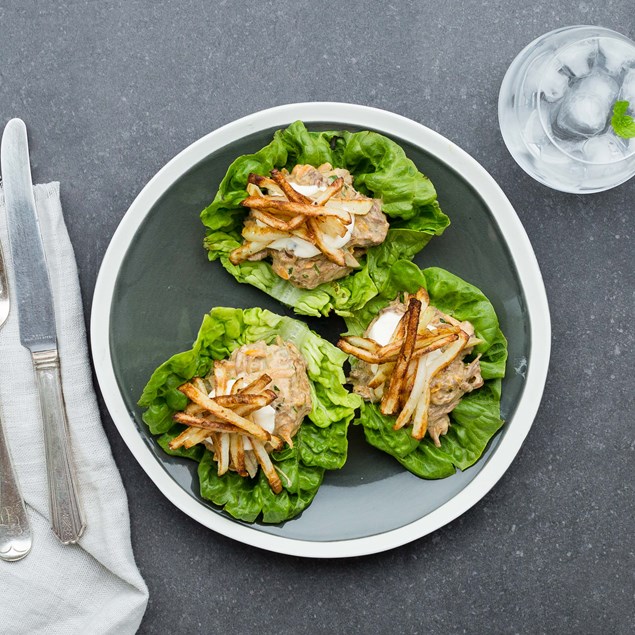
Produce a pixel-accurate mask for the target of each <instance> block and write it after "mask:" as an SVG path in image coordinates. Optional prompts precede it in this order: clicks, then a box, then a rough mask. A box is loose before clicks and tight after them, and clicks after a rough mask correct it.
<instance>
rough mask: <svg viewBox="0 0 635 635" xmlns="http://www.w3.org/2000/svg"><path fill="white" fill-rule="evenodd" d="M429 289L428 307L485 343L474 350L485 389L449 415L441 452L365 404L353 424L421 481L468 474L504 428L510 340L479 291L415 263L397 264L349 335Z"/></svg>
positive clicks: (350, 321) (349, 322)
mask: <svg viewBox="0 0 635 635" xmlns="http://www.w3.org/2000/svg"><path fill="white" fill-rule="evenodd" d="M422 286H423V287H425V288H426V289H427V291H428V294H429V296H430V303H431V304H432V305H434V306H436V307H437V308H439V309H440V310H441V311H443V312H444V313H448V314H450V315H452V316H453V317H455V318H456V319H458V320H469V321H470V322H471V323H472V324H473V325H474V329H475V331H476V336H477V337H479V338H480V339H482V340H483V342H482V343H481V344H479V345H478V346H477V347H475V353H480V354H481V374H482V375H483V378H484V379H485V380H486V382H485V385H484V386H483V387H482V388H480V389H478V390H475V391H474V392H472V393H469V394H467V395H465V397H463V399H462V400H461V402H460V403H459V405H458V406H457V407H456V408H455V409H454V410H453V411H452V413H451V414H450V419H451V421H452V425H451V426H450V429H449V431H448V433H447V435H445V436H444V437H441V447H440V448H437V447H436V446H435V445H434V443H433V442H432V441H431V440H430V438H429V437H425V438H424V439H423V440H421V441H417V440H416V439H413V438H412V436H411V435H410V430H409V429H401V430H393V424H394V422H395V418H394V417H392V416H386V415H383V414H382V413H381V412H380V411H379V408H378V406H377V405H375V404H371V403H364V404H363V406H362V409H361V412H360V415H359V417H358V418H357V419H356V420H355V421H354V423H356V424H359V425H362V426H363V428H364V435H365V437H366V440H367V441H368V442H369V443H370V444H371V445H373V446H374V447H376V448H378V449H380V450H383V451H384V452H387V453H388V454H390V455H392V456H394V457H395V458H396V459H397V460H398V461H399V462H400V463H401V464H402V465H404V466H405V467H406V468H407V469H408V470H409V471H410V472H412V473H413V474H416V475H417V476H420V477H422V478H430V479H434V478H445V477H446V476H450V475H451V474H454V472H455V471H456V469H457V468H459V469H461V470H465V469H467V468H468V467H470V466H471V465H473V464H474V463H476V461H478V459H479V458H480V457H481V455H482V454H483V452H484V451H485V448H486V447H487V444H488V443H489V441H490V439H491V438H492V437H493V436H494V434H496V432H497V431H498V430H499V429H500V427H501V426H502V425H503V421H502V420H501V418H500V397H501V379H502V377H503V376H504V375H505V364H506V361H507V340H506V339H505V336H504V335H503V333H502V332H501V330H500V328H499V326H498V318H497V317H496V313H495V311H494V307H493V306H492V305H491V303H490V302H489V300H488V299H487V298H486V297H485V296H484V295H483V293H482V292H481V291H479V289H477V288H476V287H475V286H473V285H471V284H469V283H468V282H465V281H464V280H461V278H458V277H457V276H455V275H453V274H451V273H449V272H448V271H445V270H444V269H439V268H437V267H431V268H429V269H424V270H423V271H422V270H421V269H419V267H417V266H416V265H414V264H413V263H411V262H405V261H400V262H397V263H395V264H394V265H393V266H392V267H391V269H390V271H389V273H388V275H387V280H386V283H385V285H384V288H383V290H382V293H381V294H379V295H378V296H377V297H375V298H374V299H373V300H372V301H371V302H370V303H369V304H367V305H366V306H365V307H364V309H363V310H361V311H359V312H357V313H356V314H355V315H354V316H352V317H350V318H346V324H347V327H348V330H349V333H352V334H356V335H360V334H362V333H363V332H364V331H365V330H366V328H367V326H368V324H369V323H370V322H371V321H372V320H373V318H374V317H375V316H376V315H377V313H378V312H379V311H380V310H381V309H382V308H384V307H385V306H387V305H388V304H389V303H390V302H392V301H393V300H394V299H395V298H396V297H397V295H399V294H400V293H401V292H404V291H408V292H411V293H413V292H415V291H416V290H417V289H419V288H420V287H422Z"/></svg>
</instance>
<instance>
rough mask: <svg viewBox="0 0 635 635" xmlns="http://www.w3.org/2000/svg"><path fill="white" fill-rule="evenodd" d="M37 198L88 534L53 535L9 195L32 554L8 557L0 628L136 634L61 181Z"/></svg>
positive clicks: (18, 407) (7, 370) (3, 234)
mask: <svg viewBox="0 0 635 635" xmlns="http://www.w3.org/2000/svg"><path fill="white" fill-rule="evenodd" d="M34 190H35V200H36V205H37V210H38V215H39V219H40V228H41V232H42V238H43V240H44V248H45V252H46V258H47V261H48V266H49V275H50V278H51V286H52V288H53V298H54V305H55V314H56V321H57V335H58V347H59V352H60V359H61V364H62V382H63V385H64V395H65V398H66V406H67V412H68V420H69V427H70V434H71V443H72V448H73V455H74V459H75V466H76V471H77V478H78V482H79V494H80V497H81V502H82V507H83V509H84V512H85V517H86V525H87V528H86V531H85V532H84V535H83V536H82V538H81V539H80V542H79V544H78V545H69V546H64V545H62V544H60V543H59V542H58V540H57V538H56V537H55V536H54V535H53V533H52V531H51V530H50V523H49V510H48V497H47V481H46V470H45V461H44V442H43V433H42V423H41V418H40V412H39V402H38V397H37V391H36V386H35V378H34V374H33V367H32V363H31V356H30V353H29V352H28V351H27V350H26V349H25V348H23V347H22V346H21V345H20V340H19V331H18V315H17V311H16V309H15V307H16V299H15V293H14V291H15V289H14V287H13V271H12V269H13V267H12V263H11V258H10V254H9V242H8V235H7V220H6V210H5V206H4V194H3V193H2V192H1V191H0V242H1V243H2V247H3V251H4V256H5V258H4V259H5V264H6V266H7V268H8V273H9V287H10V289H11V302H12V306H11V313H10V315H9V320H8V321H7V323H6V324H5V325H4V327H2V328H1V329H0V416H2V420H3V423H4V426H5V431H6V434H7V437H8V442H9V448H10V452H11V455H12V457H13V463H14V465H15V468H16V471H17V476H18V479H19V484H20V488H21V490H22V494H23V496H24V498H25V500H26V502H27V513H28V515H29V519H30V521H31V525H32V531H33V549H32V551H31V553H30V554H29V555H28V556H27V557H26V558H25V559H23V560H21V561H19V562H4V561H0V632H2V633H11V634H12V635H17V634H20V633H24V634H27V633H28V634H29V635H34V634H36V633H42V634H44V633H46V635H52V634H57V633H60V634H62V633H63V634H64V635H71V634H74V633H82V634H84V633H90V634H91V635H96V634H99V633H113V634H114V633H116V634H117V635H120V634H124V635H125V634H126V633H134V632H136V630H137V629H138V627H139V624H140V622H141V618H142V617H143V613H144V611H145V608H146V605H147V602H148V590H147V587H146V585H145V583H144V581H143V579H142V577H141V574H140V573H139V570H138V569H137V566H136V564H135V561H134V555H133V553H132V547H131V544H130V518H129V516H128V501H127V498H126V493H125V491H124V488H123V485H122V483H121V478H120V476H119V473H118V471H117V467H116V466H115V462H114V460H113V458H112V454H111V452H110V446H109V445H108V440H107V439H106V435H105V434H104V430H103V428H102V426H101V421H100V418H99V410H98V408H97V402H96V399H95V393H94V390H93V386H92V379H91V370H90V364H89V361H88V352H87V345H86V334H85V329H84V316H83V311H82V303H81V297H80V289H79V281H78V278H77V267H76V264H75V256H74V253H73V248H72V246H71V243H70V240H69V238H68V233H67V231H66V226H65V224H64V218H63V216H62V207H61V204H60V198H59V183H50V184H48V185H37V186H36V187H35V188H34Z"/></svg>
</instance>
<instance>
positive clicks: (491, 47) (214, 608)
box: [0, 0, 635, 634]
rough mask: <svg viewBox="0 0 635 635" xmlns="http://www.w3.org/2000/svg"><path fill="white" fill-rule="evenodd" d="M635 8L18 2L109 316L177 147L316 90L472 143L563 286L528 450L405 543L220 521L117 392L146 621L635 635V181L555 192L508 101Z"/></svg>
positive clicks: (37, 149) (19, 74) (11, 22)
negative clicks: (149, 454)
mask: <svg viewBox="0 0 635 635" xmlns="http://www.w3.org/2000/svg"><path fill="white" fill-rule="evenodd" d="M633 15H634V14H633V4H632V0H615V1H609V2H607V3H599V2H595V3H592V2H584V1H579V0H576V1H575V2H570V1H565V0H537V1H535V2H525V1H521V0H509V1H504V0H494V1H490V0H483V1H481V2H471V1H466V2H462V3H459V2H443V3H440V2H435V1H433V0H421V1H419V2H398V1H395V2H392V3H385V2H351V3H340V4H326V3H318V2H313V3H302V2H288V1H281V2H260V3H251V2H245V1H244V0H241V1H235V2H205V1H203V0H198V1H194V0H184V1H182V2H151V1H148V0H128V1H122V0H118V1H112V2H89V1H78V2H48V3H40V2H36V1H35V0H0V115H1V119H2V122H4V121H6V120H8V119H9V118H10V117H12V116H20V117H22V118H23V119H24V120H25V121H26V122H27V125H28V127H29V131H30V136H31V142H32V160H33V172H34V178H35V180H36V181H38V182H44V181H49V180H60V181H61V183H62V196H63V205H64V211H65V216H66V220H67V224H68V228H69V232H70V235H71V239H72V241H73V244H74V247H75V250H76V254H77V261H78V265H79V270H80V276H81V285H82V290H83V293H84V302H85V306H86V318H87V320H88V318H89V315H90V306H91V296H92V292H93V288H94V283H95V278H96V275H97V272H98V268H99V265H100V262H101V259H102V257H103V254H104V252H105V249H106V247H107V245H108V242H109V240H110V238H111V236H112V234H113V232H114V230H115V228H116V227H117V224H118V223H119V221H120V219H121V218H122V216H123V214H124V213H125V211H126V209H127V207H128V205H129V204H130V203H131V202H132V200H133V198H134V197H135V196H136V194H137V193H138V192H139V190H140V189H141V188H142V187H143V185H144V184H145V183H146V182H147V181H148V179H149V178H150V177H151V176H152V175H153V174H154V173H155V172H156V171H157V170H158V169H159V168H160V167H161V166H162V165H163V164H164V163H165V162H166V161H167V160H169V159H170V158H171V157H172V156H174V155H175V154H176V153H177V152H179V151H180V150H181V149H182V148H184V147H185V146H187V145H188V144H189V143H191V142H193V141H194V140H196V139H197V138H199V137H200V136H202V135H204V134H205V133H207V132H209V131H210V130H213V129H214V128H216V127H218V126H219V125H221V124H224V123H226V122H229V121H231V120H233V119H235V118H237V117H240V116H242V115H245V114H248V113H251V112H253V111H255V110H259V109H262V108H266V107H269V106H273V105H277V104H282V103H288V102H293V101H309V100H335V101H349V102H356V103H360V104H367V105H371V106H377V107H380V108H385V109H388V110H392V111H394V112H397V113H400V114H402V115H405V116H407V117H410V118H412V119H414V120H416V121H419V122H422V123H424V124H425V125H427V126H429V127H431V128H433V129H434V130H437V131H438V132H440V133H441V134H443V135H446V136H447V137H448V138H450V139H451V140H453V141H455V142H456V143H458V144H459V145H460V146H462V147H463V148H464V149H465V150H467V151H468V152H469V153H470V154H472V155H473V156H474V157H475V158H476V159H477V160H479V161H480V162H481V163H482V164H483V165H484V166H485V168H486V169H488V170H489V171H490V173H491V174H492V175H493V176H494V178H495V179H496V180H497V181H498V182H499V183H500V185H501V186H502V187H503V189H504V190H505V192H506V193H507V194H508V196H509V197H510V199H511V201H512V203H513V204H514V205H515V207H516V210H517V212H518V214H519V216H520V218H521V220H522V222H523V223H524V225H525V227H526V229H527V232H528V234H529V237H530V239H531V241H532V243H533V245H534V248H535V251H536V255H537V257H538V261H539V263H540V266H541V268H542V272H543V275H544V279H545V283H546V287H547V292H548V294H549V298H550V302H551V309H552V319H553V334H554V336H553V355H552V362H551V373H550V376H549V379H548V381H547V387H546V391H545V396H544V400H543V402H542V406H541V408H540V411H539V414H538V417H537V419H536V422H535V425H534V427H533V429H532V431H531V434H530V435H529V437H528V439H527V441H526V443H525V445H524V446H523V448H522V450H521V452H520V454H519V455H518V457H517V459H516V460H515V461H514V463H513V464H512V466H511V468H510V469H509V471H508V472H507V474H506V475H505V477H504V478H503V479H502V480H501V481H500V483H499V484H498V485H497V486H496V487H495V488H494V490H493V491H492V492H491V493H490V494H489V495H488V496H486V497H485V499H484V500H483V501H481V503H479V504H478V505H477V506H476V507H475V508H473V509H472V510H471V511H470V512H468V513H467V514H465V515H464V516H463V517H461V518H460V519H458V520H456V521H455V522H453V523H452V524H450V525H449V526H447V527H445V528H444V529H442V530H440V531H438V532H436V533H435V534H433V535H431V536H429V537H427V538H424V539H422V540H419V541H417V542H415V543H413V544H410V545H407V546H404V547H402V548H400V549H396V550H394V551H391V552H388V553H385V554H380V555H376V556H371V557H366V558H359V559H353V560H345V561H326V562H322V561H320V562H316V561H305V560H302V559H298V558H291V557H286V556H279V555H275V554H270V553H266V552H262V551H259V550H256V549H253V548H250V547H246V546H244V545H241V544H239V543H236V542H233V541H231V540H228V539H226V538H223V537H222V536H219V535H216V534H215V533H213V532H211V531H209V530H207V529H205V528H204V527H202V526H200V525H198V524H197V523H195V522H194V521H192V520H190V519H189V518H188V517H186V516H185V515H183V514H182V513H180V512H179V511H177V510H176V508H174V507H173V506H172V505H171V504H170V503H169V502H168V501H167V500H166V499H165V498H164V497H163V496H162V495H161V494H160V492H159V491H158V490H157V489H156V488H155V486H154V485H153V484H152V483H151V482H150V480H149V479H148V478H147V477H146V475H145V473H144V472H143V471H142V470H141V468H140V467H139V466H138V465H137V463H136V461H135V460H134V458H133V457H132V455H131V454H130V453H129V451H128V450H127V448H126V447H125V445H124V443H123V441H122V440H121V438H120V437H119V435H118V433H117V431H116V429H115V428H114V425H113V423H112V421H111V420H110V418H109V416H108V413H107V412H106V410H105V409H103V408H102V412H103V421H104V426H105V428H106V431H107V433H108V437H109V439H110V442H111V444H112V449H113V453H114V456H115V459H116V461H117V464H118V466H119V468H120V470H121V474H122V477H123V479H124V482H125V485H126V488H127V491H128V496H129V499H130V512H131V518H132V532H133V543H134V548H135V553H136V557H137V561H138V563H139V566H140V568H141V571H142V573H143V575H144V576H145V578H146V580H147V582H148V585H149V587H150V591H151V599H150V604H149V607H148V611H147V613H146V616H145V619H144V622H143V624H142V628H141V632H143V633H166V632H174V633H186V632H223V633H228V634H229V633H272V632H277V633H298V634H299V633H339V632H348V633H631V632H633V630H634V629H635V622H634V617H633V602H634V597H633V596H634V588H635V587H634V581H633V570H634V569H635V562H634V558H633V515H634V512H635V509H634V507H635V506H634V496H633V459H634V447H635V446H634V442H633V410H634V404H633V372H632V367H633V363H632V360H633V352H634V350H633V348H634V347H633V329H632V319H633V309H634V302H633V299H634V297H633V291H634V288H635V287H634V283H635V267H634V264H633V263H634V257H633V251H634V250H633V246H632V241H633V238H635V236H633V234H634V231H635V180H633V181H631V182H630V183H627V184H625V185H623V186H622V187H620V188H617V189H615V190H613V191H610V192H606V193H603V194H597V195H592V196H584V197H583V196H573V195H567V194H561V193H558V192H555V191H551V190H549V189H547V188H545V187H543V186H541V185H539V184H538V183H536V182H534V181H532V180H531V179H530V178H529V177H528V176H526V175H525V173H524V172H522V171H521V170H520V168H518V167H517V166H516V164H515V163H514V162H513V161H512V160H511V158H510V156H509V155H508V153H507V150H506V149H505V147H504V145H503V142H502V140H501V137H500V133H499V131H498V126H497V114H496V102H497V94H498V88H499V85H500V82H501V80H502V77H503V74H504V72H505V69H506V68H507V66H508V65H509V63H510V62H511V60H512V59H513V57H514V56H515V55H516V53H517V52H518V51H520V49H521V48H522V47H523V46H524V45H525V44H527V43H528V42H529V41H530V40H532V39H533V38H535V37H537V36H538V35H540V34H542V33H544V32H546V31H549V30H551V29H553V28H556V27H558V26H565V25H570V24H600V25H603V26H607V27H610V28H615V29H618V30H621V31H622V32H624V33H626V34H627V35H629V36H630V37H633V36H634V35H635V30H634V29H635V23H634V18H633ZM0 601H1V600H0Z"/></svg>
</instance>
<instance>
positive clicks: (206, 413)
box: [139, 307, 361, 523]
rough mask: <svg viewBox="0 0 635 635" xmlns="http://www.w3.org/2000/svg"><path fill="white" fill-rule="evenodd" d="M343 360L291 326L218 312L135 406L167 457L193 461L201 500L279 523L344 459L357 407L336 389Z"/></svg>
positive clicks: (248, 313)
mask: <svg viewBox="0 0 635 635" xmlns="http://www.w3.org/2000/svg"><path fill="white" fill-rule="evenodd" d="M345 359H346V355H345V354H344V353H343V352H341V351H339V350H338V349H337V348H336V347H334V346H333V345H332V344H330V343H329V342H327V341H325V340H323V339H322V338H320V337H319V336H318V335H316V334H315V333H314V332H313V331H311V330H310V329H309V328H308V327H307V326H306V325H305V324H303V323H301V322H299V321H297V320H294V319H292V318H288V317H282V316H279V315H276V314H274V313H271V312H269V311H267V310H264V309H260V308H252V309H245V310H241V309H234V308H223V307H217V308H214V309H212V311H210V313H209V314H207V315H206V316H205V317H204V320H203V323H202V326H201V328H200V331H199V333H198V337H197V338H196V341H195V342H194V344H193V346H192V348H191V349H190V350H188V351H185V352H182V353H178V354H176V355H174V356H173V357H171V358H170V359H169V360H167V361H166V362H164V363H163V364H161V365H160V366H159V367H158V368H157V369H156V370H155V371H154V373H153V374H152V376H151V378H150V380H149V381H148V384H147V385H146V387H145V389H144V391H143V394H142V396H141V399H140V400H139V405H140V406H141V407H143V408H145V409H146V410H145V412H144V414H143V420H144V421H145V423H146V424H147V425H148V427H149V429H150V432H151V433H152V434H153V435H158V439H157V441H158V443H159V445H160V446H161V447H162V448H163V449H164V450H165V451H166V452H167V453H168V454H172V455H175V456H182V457H187V458H190V459H193V460H195V461H198V462H199V467H198V477H199V481H200V492H201V496H202V497H203V498H205V499H207V500H209V501H211V502H212V503H214V504H215V505H217V506H219V507H221V508H222V509H223V510H224V511H225V512H227V513H228V514H230V515H231V516H233V517H234V518H237V519H240V520H243V521H246V522H254V521H256V520H257V519H259V518H261V520H262V522H265V523H280V522H283V521H285V520H289V519H290V518H293V517H294V516H297V515H298V514H299V513H300V512H302V510H303V509H305V508H306V507H307V506H308V505H309V504H310V503H311V501H312V500H313V498H314V497H315V495H316V493H317V491H318V488H319V487H320V484H321V483H322V479H323V476H324V472H325V470H335V469H339V468H341V467H342V466H343V465H344V462H345V461H346V454H347V447H348V446H347V438H346V435H347V429H348V425H349V423H350V421H351V420H352V418H353V416H354V411H355V409H356V408H358V407H359V405H360V402H361V400H360V398H359V397H358V396H357V395H353V394H351V393H349V392H348V391H347V390H346V389H345V388H344V387H343V384H344V382H345V377H344V371H343V369H342V365H343V363H344V361H345ZM256 415H259V417H258V416H256ZM305 415H306V416H305ZM285 417H286V418H285Z"/></svg>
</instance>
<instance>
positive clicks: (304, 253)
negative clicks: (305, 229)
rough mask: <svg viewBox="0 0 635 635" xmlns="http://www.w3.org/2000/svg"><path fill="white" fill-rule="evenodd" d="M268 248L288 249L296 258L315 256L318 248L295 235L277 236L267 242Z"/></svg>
mask: <svg viewBox="0 0 635 635" xmlns="http://www.w3.org/2000/svg"><path fill="white" fill-rule="evenodd" d="M269 249H275V250H276V251H289V252H291V253H292V254H293V255H294V256H297V257H298V258H312V257H313V256H317V255H318V254H319V253H321V252H320V250H319V249H318V248H317V247H316V246H315V245H312V244H311V243H310V242H309V241H308V240H304V239H302V238H298V237H296V236H289V238H278V240H274V241H273V242H272V243H270V244H269Z"/></svg>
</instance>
